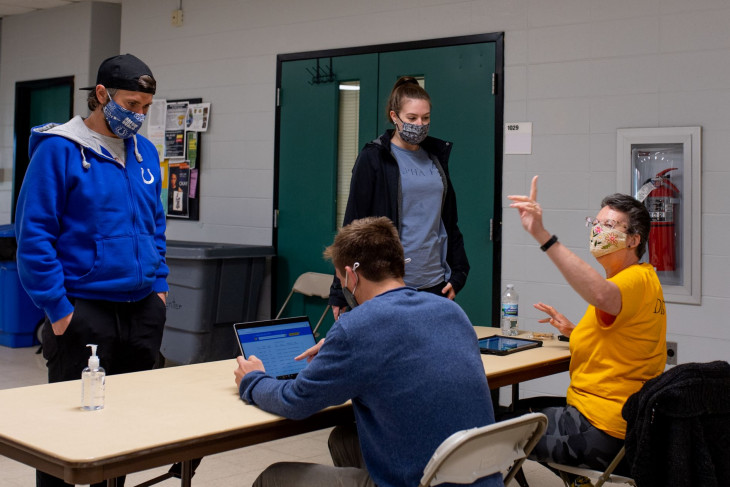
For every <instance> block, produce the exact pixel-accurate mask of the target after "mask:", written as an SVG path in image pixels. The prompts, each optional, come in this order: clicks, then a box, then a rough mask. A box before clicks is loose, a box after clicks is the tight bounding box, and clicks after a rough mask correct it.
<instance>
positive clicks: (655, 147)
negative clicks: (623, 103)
mask: <svg viewBox="0 0 730 487" xmlns="http://www.w3.org/2000/svg"><path fill="white" fill-rule="evenodd" d="M700 135H701V130H700V127H658V128H640V129H619V130H618V140H617V155H618V157H617V164H618V165H617V168H616V169H617V170H616V175H617V185H616V187H617V190H618V191H619V192H621V193H626V194H630V195H632V196H634V197H635V198H636V199H637V200H639V201H640V202H642V203H643V204H644V205H645V206H646V209H647V210H648V211H649V216H650V217H651V226H650V230H649V237H648V240H647V246H646V252H645V253H644V255H643V256H642V257H641V260H642V262H648V263H649V264H651V265H652V266H653V267H654V269H655V270H656V273H657V276H658V277H659V280H660V282H661V283H662V289H663V291H664V299H665V301H668V302H674V303H685V304H699V303H700V299H701V296H702V293H701V290H700V284H701V281H702V279H701V276H700V272H701V269H702V266H701V262H700V260H701V257H702V251H701V249H702V242H701V235H702V228H701V227H702V218H701V214H700V201H701V195H700V174H701V158H700V155H701V150H700V148H701V147H700V145H701V137H700Z"/></svg>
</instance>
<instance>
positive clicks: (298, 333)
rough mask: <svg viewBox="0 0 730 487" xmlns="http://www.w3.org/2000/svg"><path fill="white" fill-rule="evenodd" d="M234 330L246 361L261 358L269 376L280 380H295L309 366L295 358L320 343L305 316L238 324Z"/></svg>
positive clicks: (234, 326) (304, 360) (305, 361)
mask: <svg viewBox="0 0 730 487" xmlns="http://www.w3.org/2000/svg"><path fill="white" fill-rule="evenodd" d="M233 330H234V331H235V332H236V338H237V339H238V346H239V347H240V349H241V354H243V356H244V357H245V358H249V357H250V356H251V355H255V356H256V357H258V358H259V359H260V360H261V361H262V362H263V363H264V368H265V369H266V373H267V374H269V375H270V376H272V377H276V378H277V379H293V378H295V377H296V376H297V374H298V373H299V372H300V371H301V370H302V369H304V367H306V366H307V360H306V359H303V360H294V357H296V356H297V355H300V354H301V353H302V352H304V351H305V350H307V349H308V348H310V347H313V346H314V345H315V344H316V343H317V342H316V340H315V339H314V334H312V326H311V325H310V323H309V318H308V317H306V316H298V317H294V318H280V319H276V320H265V321H253V322H249V323H235V324H234V325H233Z"/></svg>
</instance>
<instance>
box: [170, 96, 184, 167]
mask: <svg viewBox="0 0 730 487" xmlns="http://www.w3.org/2000/svg"><path fill="white" fill-rule="evenodd" d="M187 110H188V102H187V101H176V102H167V113H166V116H165V158H166V159H175V158H180V159H184V158H185V116H186V114H187Z"/></svg>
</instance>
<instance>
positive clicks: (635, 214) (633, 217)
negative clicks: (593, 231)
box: [601, 193, 651, 259]
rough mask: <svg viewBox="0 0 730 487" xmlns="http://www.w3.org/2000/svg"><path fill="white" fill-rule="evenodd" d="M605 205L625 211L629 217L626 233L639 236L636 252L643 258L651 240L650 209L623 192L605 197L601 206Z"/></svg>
mask: <svg viewBox="0 0 730 487" xmlns="http://www.w3.org/2000/svg"><path fill="white" fill-rule="evenodd" d="M604 206H608V207H609V208H611V209H612V210H615V211H618V212H620V213H623V214H624V215H626V216H627V217H628V218H629V221H628V224H627V226H628V230H627V231H626V233H627V234H628V235H638V236H639V245H637V246H636V250H635V252H636V256H637V257H638V258H639V259H641V257H642V256H643V255H644V252H646V243H647V241H648V240H649V230H650V229H651V216H650V215H649V210H647V209H646V206H644V204H643V203H641V202H639V201H638V200H637V199H636V198H633V197H632V196H629V195H627V194H621V193H614V194H610V195H608V196H606V197H605V198H603V201H601V208H603V207H604Z"/></svg>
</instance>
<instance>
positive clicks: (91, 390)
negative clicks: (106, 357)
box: [81, 345, 106, 411]
mask: <svg viewBox="0 0 730 487" xmlns="http://www.w3.org/2000/svg"><path fill="white" fill-rule="evenodd" d="M86 346H87V347H91V357H89V366H88V367H86V368H85V369H84V370H83V371H82V372H81V409H83V410H84V411H95V410H97V409H103V408H104V382H105V380H106V372H105V371H104V369H103V368H101V367H99V357H98V356H97V355H96V347H97V346H96V345H86Z"/></svg>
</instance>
